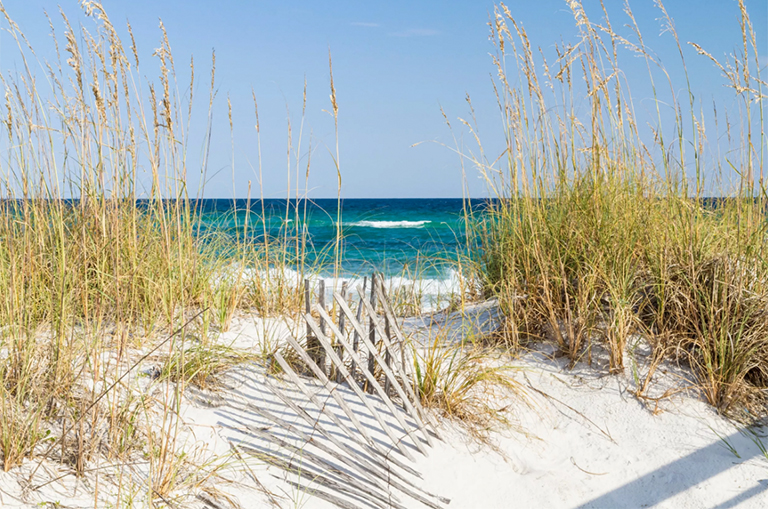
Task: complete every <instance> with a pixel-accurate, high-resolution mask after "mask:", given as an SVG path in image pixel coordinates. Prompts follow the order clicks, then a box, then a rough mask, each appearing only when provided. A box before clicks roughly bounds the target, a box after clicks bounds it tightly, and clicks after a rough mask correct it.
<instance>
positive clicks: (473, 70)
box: [0, 0, 768, 198]
mask: <svg viewBox="0 0 768 509" xmlns="http://www.w3.org/2000/svg"><path fill="white" fill-rule="evenodd" d="M605 1H606V4H607V7H608V10H609V14H610V15H611V21H612V23H613V24H614V27H615V28H616V27H621V25H623V24H625V23H626V22H627V18H626V17H625V16H624V15H623V13H622V5H623V2H620V1H618V0H605ZM103 3H104V5H105V7H106V9H107V12H108V14H109V16H110V18H111V19H112V22H113V23H114V24H115V25H116V26H118V28H119V29H120V30H122V33H126V32H125V30H124V28H123V26H124V21H125V19H129V20H130V22H131V24H132V26H133V29H134V33H135V35H136V39H137V42H138V45H139V50H140V58H142V59H143V60H144V61H149V60H151V54H152V51H153V50H154V48H156V47H158V46H159V45H160V44H159V38H160V33H159V30H158V18H162V20H163V22H164V24H165V26H166V28H167V31H168V36H169V39H170V44H171V47H172V49H173V54H174V57H175V60H176V67H177V70H178V71H179V81H180V83H179V88H180V89H183V88H184V87H185V86H186V83H187V79H188V78H187V76H188V72H187V70H186V63H187V62H188V61H189V57H190V55H194V57H195V62H196V73H197V77H198V79H197V84H196V88H195V94H196V95H197V97H198V102H197V104H196V106H197V107H198V108H197V114H196V116H195V117H194V119H193V122H194V125H193V127H194V128H196V129H197V130H198V131H200V130H202V129H203V128H204V121H205V114H206V111H205V110H206V104H205V101H206V99H204V96H205V95H206V94H207V86H208V83H207V80H208V78H207V77H206V78H203V76H205V75H206V74H207V73H208V72H209V69H210V54H211V50H212V49H215V50H216V69H217V83H218V97H217V105H216V112H215V122H214V135H213V144H212V149H213V152H212V158H211V170H210V172H211V175H214V176H213V177H212V178H211V180H210V182H209V183H208V184H207V187H206V195H207V196H208V197H231V196H232V193H233V182H232V170H231V168H230V162H231V148H230V137H229V125H228V121H227V118H226V117H227V112H226V100H227V95H229V96H230V97H231V101H232V104H233V107H234V122H235V144H236V148H235V177H234V179H235V182H234V184H235V186H234V187H235V188H236V189H237V191H236V193H237V194H238V195H239V196H241V197H244V196H245V194H246V188H247V182H248V181H249V180H251V181H252V182H253V186H254V188H255V189H256V188H258V181H257V180H258V179H257V177H256V173H255V168H256V166H257V155H256V154H257V153H256V150H255V146H256V143H255V140H256V138H255V130H254V124H255V119H254V115H253V104H252V101H251V88H253V90H254V91H255V93H256V97H257V100H258V102H259V110H260V117H261V118H260V120H261V129H262V151H263V168H264V182H263V188H264V193H265V195H266V196H268V197H280V196H284V195H285V187H286V139H287V136H286V132H287V118H288V115H289V114H290V116H291V119H292V124H293V131H294V138H296V136H297V135H298V128H299V125H300V121H301V104H302V87H303V83H304V79H305V77H306V81H307V87H308V102H307V113H306V121H305V124H304V140H303V146H302V157H305V156H306V153H305V152H306V148H307V146H308V142H309V139H310V132H311V138H312V146H313V155H312V169H311V176H310V187H311V192H310V195H311V196H314V197H331V196H335V195H336V172H335V169H334V167H333V165H332V162H331V159H330V157H329V156H328V154H329V149H330V150H333V147H334V143H335V141H334V129H333V122H332V118H331V117H330V116H329V115H328V114H327V113H325V112H323V110H329V109H330V101H329V99H328V95H329V79H328V49H329V47H330V49H331V52H332V54H333V72H334V81H335V85H336V90H337V97H338V103H339V129H340V152H341V159H340V163H341V172H342V195H343V196H344V197H347V198H355V197H460V196H461V189H462V186H461V170H460V165H459V160H458V157H457V156H456V155H455V154H454V153H453V152H451V151H450V150H449V149H448V148H445V147H444V146H442V145H441V143H445V144H448V145H452V143H453V142H452V141H451V140H452V137H451V133H450V132H449V130H448V129H447V127H446V126H445V123H444V121H443V118H442V115H441V113H440V107H441V106H442V107H443V108H444V110H445V111H446V113H447V115H448V117H449V118H450V119H451V120H452V121H453V120H455V119H456V118H457V117H459V116H467V115H468V111H467V107H466V103H465V96H466V95H467V94H470V95H471V97H472V100H473V104H474V107H475V109H476V112H477V115H478V122H479V125H480V127H481V131H482V132H481V134H482V135H483V136H484V139H485V140H486V143H487V145H488V147H489V148H490V150H491V151H493V150H495V149H497V148H500V147H501V144H500V141H501V139H502V138H501V135H502V132H501V129H500V125H499V122H498V110H497V107H496V104H495V99H494V97H493V92H492V88H491V77H490V74H491V73H493V71H494V69H493V64H492V61H491V58H490V57H489V53H490V52H491V51H492V46H491V43H490V42H489V40H488V27H487V21H488V16H489V13H490V12H492V10H493V5H494V4H493V2H491V1H485V0H474V1H469V0H464V1H455V0H454V1H450V0H448V1H401V0H390V1H387V2H382V1H380V2H373V1H363V0H356V1H328V2H320V1H317V0H316V1H306V0H294V1H291V2H285V1H266V0H264V1H245V0H238V1H235V0H216V1H213V0H207V1H202V0H131V1H124V0H123V1H118V0H104V2H103ZM3 4H4V6H5V8H6V9H7V11H8V12H9V14H10V16H11V17H12V18H14V19H15V21H16V22H17V23H18V24H19V25H20V27H21V28H22V30H23V31H24V32H25V33H26V34H27V36H28V38H29V39H30V41H31V43H32V45H33V46H34V47H35V48H36V50H37V52H38V54H39V55H41V56H43V57H46V56H50V55H51V53H50V52H51V48H52V44H51V41H50V37H48V22H47V20H46V19H45V17H44V15H43V11H44V10H47V11H48V13H49V14H51V16H52V17H53V18H54V23H56V24H57V30H58V31H59V34H61V33H63V30H62V27H61V23H60V20H59V18H57V17H56V16H55V15H56V14H57V12H58V5H59V4H60V5H61V7H62V9H63V10H64V11H65V12H66V13H67V14H68V16H69V17H70V20H71V21H72V22H73V23H80V22H82V23H84V24H86V25H88V26H90V25H89V24H90V23H91V21H89V20H86V18H85V16H84V15H83V14H82V13H81V12H80V10H79V8H78V5H77V2H75V1H74V0H5V1H4V2H3ZM630 4H631V6H632V9H633V10H634V12H635V14H636V17H637V18H638V21H639V22H640V25H641V28H642V29H643V31H644V35H645V37H646V44H647V45H648V46H650V47H651V48H652V49H654V50H655V51H656V52H657V53H658V55H659V57H660V58H661V60H662V61H663V62H664V63H665V65H666V67H667V68H669V69H671V70H672V74H673V78H674V77H675V76H674V75H675V74H677V72H676V71H675V70H674V69H675V68H676V67H677V66H678V64H679V57H678V56H677V50H676V48H675V47H674V45H673V41H672V39H671V37H670V36H669V34H661V33H660V24H659V21H658V18H659V16H660V14H659V11H658V10H657V9H656V8H655V7H654V3H653V1H652V0H632V1H631V2H630ZM746 4H747V8H748V10H749V12H750V15H751V18H752V22H753V24H754V27H755V30H756V32H757V34H758V39H759V40H758V44H759V46H760V51H762V55H763V57H764V58H763V60H762V65H763V67H764V68H765V65H766V60H765V57H766V56H768V47H767V46H768V43H767V42H766V32H768V29H767V27H768V12H767V10H766V5H767V4H768V2H766V1H765V0H747V2H746ZM507 5H508V7H509V8H510V10H511V11H512V13H513V14H514V15H515V16H517V17H518V18H519V20H521V21H522V22H523V23H524V25H525V27H526V29H527V31H528V34H529V36H530V37H531V39H532V43H533V44H534V46H541V47H542V48H543V49H544V50H545V51H552V48H553V46H554V44H555V43H556V42H559V41H560V40H561V37H562V38H563V39H565V40H569V39H570V40H573V39H574V36H575V34H576V33H577V30H576V28H575V27H574V24H573V16H572V14H571V12H570V10H569V9H568V6H567V3H566V2H565V1H563V0H536V1H532V0H525V1H516V0H510V1H509V2H508V3H507ZM585 6H586V8H587V13H588V15H590V17H591V18H592V19H593V20H596V21H597V20H599V19H601V18H602V13H601V11H600V5H599V2H595V1H592V0H588V1H586V2H585ZM666 7H667V9H668V11H669V12H670V14H671V15H672V17H673V18H674V19H675V22H676V26H677V29H678V32H679V35H680V38H681V40H682V41H683V42H686V41H695V42H699V43H701V44H702V46H704V48H705V49H707V50H708V51H710V52H711V53H712V54H713V55H715V56H717V57H722V56H724V55H725V54H727V53H731V52H733V50H734V49H735V48H737V47H738V45H739V44H740V32H739V23H738V7H737V3H736V1H735V0H696V1H693V0H667V2H666ZM3 26H5V24H4V23H3ZM620 30H622V32H623V33H625V34H627V35H628V34H629V30H628V29H626V28H620ZM8 44H9V36H8V35H7V34H5V33H3V34H2V35H0V68H2V70H3V71H8V70H9V69H12V68H13V67H14V66H15V65H17V62H14V61H13V59H12V58H11V57H8V56H7V55H8V54H9V53H10V52H9V51H8V50H7V49H6V47H7V45H8ZM685 51H686V53H687V56H686V58H687V59H688V63H689V72H690V73H691V75H692V78H693V81H694V86H695V88H694V91H695V92H696V94H697V98H698V99H701V100H702V101H705V102H706V103H707V104H709V103H711V101H712V98H715V99H718V100H721V99H722V100H725V101H727V100H729V99H728V98H729V97H730V96H731V94H729V93H727V92H726V91H725V89H724V88H723V86H722V85H723V81H722V79H721V78H720V76H719V72H718V71H717V70H716V69H714V68H713V66H712V64H711V63H710V62H709V61H707V60H706V59H704V58H703V57H698V56H696V55H695V52H694V50H693V49H692V48H690V47H686V48H685ZM624 60H625V61H626V60H627V59H626V58H625V59H624ZM142 65H143V64H142ZM635 68H636V69H637V70H638V75H637V78H636V79H637V80H639V81H640V82H641V83H642V80H643V79H644V75H643V73H642V70H643V69H644V66H643V65H636V64H632V63H631V62H630V65H629V68H628V69H627V73H628V75H629V80H630V82H632V80H633V76H632V73H633V72H634V70H633V69H635ZM149 70H152V69H147V68H145V69H143V71H144V72H147V74H149ZM763 77H764V78H765V77H766V74H765V73H763ZM677 83H678V84H679V85H680V86H681V87H682V86H684V81H682V80H680V79H678V80H677ZM638 89H639V90H640V91H641V92H640V93H641V94H643V91H642V87H641V86H638ZM643 99H644V98H643V97H635V100H636V101H639V102H641V103H642V100H643ZM725 106H727V104H726V105H725ZM286 108H288V111H289V112H290V113H287V111H286ZM454 124H456V122H454ZM459 134H460V133H459ZM432 141H436V142H437V143H431V142H432ZM418 142H428V143H421V144H418V145H417V146H413V145H414V144H416V143H418ZM200 149H201V146H200V145H199V144H198V146H192V147H191V153H192V155H196V154H197V153H199V151H200ZM218 170H220V171H219V172H218V173H216V171H218ZM294 171H295V170H294ZM302 171H303V169H302ZM468 179H469V182H470V189H471V192H472V194H473V195H476V196H482V195H484V194H485V191H484V188H483V184H482V182H481V181H480V180H479V179H478V178H477V177H476V175H474V174H473V173H472V172H471V171H470V173H469V176H468Z"/></svg>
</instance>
